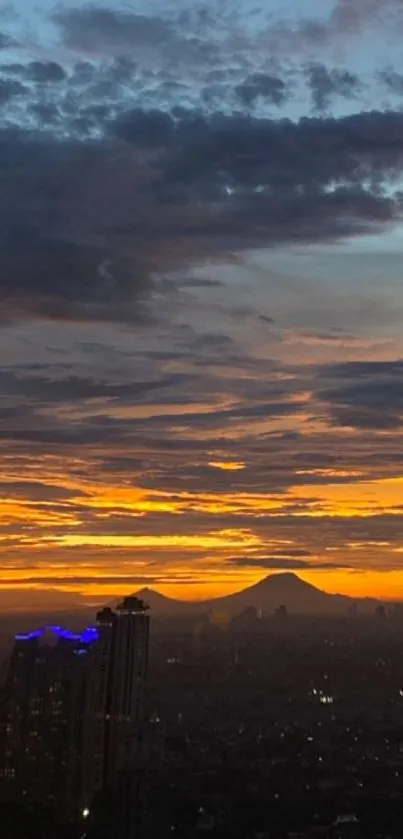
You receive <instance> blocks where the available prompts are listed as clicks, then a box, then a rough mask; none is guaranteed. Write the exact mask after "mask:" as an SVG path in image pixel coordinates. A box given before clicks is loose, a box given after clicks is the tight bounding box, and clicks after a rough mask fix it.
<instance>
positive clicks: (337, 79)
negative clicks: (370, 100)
mask: <svg viewBox="0 0 403 839" xmlns="http://www.w3.org/2000/svg"><path fill="white" fill-rule="evenodd" d="M306 76H307V81H308V85H309V88H310V91H311V95H312V102H313V106H314V108H315V110H317V111H326V110H327V109H328V108H329V106H330V105H331V104H332V102H333V99H335V98H336V97H338V96H339V97H342V98H345V99H350V98H354V97H355V96H357V94H358V93H359V91H360V88H361V83H360V80H359V78H358V76H357V75H356V74H355V73H351V72H350V71H349V70H342V69H339V68H337V67H333V68H332V69H331V70H329V69H328V68H327V67H326V66H325V65H324V64H311V65H309V67H308V68H307V70H306Z"/></svg>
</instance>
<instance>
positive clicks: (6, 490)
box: [0, 481, 87, 501]
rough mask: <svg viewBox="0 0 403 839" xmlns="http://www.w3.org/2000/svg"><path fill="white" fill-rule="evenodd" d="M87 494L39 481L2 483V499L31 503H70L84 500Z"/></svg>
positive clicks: (0, 482) (0, 490) (0, 489)
mask: <svg viewBox="0 0 403 839" xmlns="http://www.w3.org/2000/svg"><path fill="white" fill-rule="evenodd" d="M86 495H87V493H85V492H83V491H82V490H80V489H68V488H67V487H63V486H57V484H46V483H39V482H37V481H0V496H1V498H3V499H4V498H8V499H9V498H23V499H27V500H29V501H69V500H70V499H72V498H80V497H81V498H84V497H85V496H86Z"/></svg>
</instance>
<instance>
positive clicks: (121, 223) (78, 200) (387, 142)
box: [0, 105, 403, 322]
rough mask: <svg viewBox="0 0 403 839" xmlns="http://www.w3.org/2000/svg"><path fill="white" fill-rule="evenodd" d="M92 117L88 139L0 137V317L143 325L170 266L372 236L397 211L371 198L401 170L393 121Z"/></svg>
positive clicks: (384, 195) (386, 195) (383, 197)
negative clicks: (1, 170) (94, 134)
mask: <svg viewBox="0 0 403 839" xmlns="http://www.w3.org/2000/svg"><path fill="white" fill-rule="evenodd" d="M89 109H90V106H89V105H88V106H86V109H84V111H83V112H82V113H81V114H80V119H81V120H84V121H85V120H86V119H87V120H90V122H91V121H93V120H94V119H95V117H94V115H91V116H89V115H88V114H89ZM86 114H87V116H86ZM96 119H97V121H98V127H99V129H102V126H103V129H102V130H103V136H101V137H100V138H99V139H98V140H96V139H93V140H91V139H89V138H87V139H85V138H82V139H81V140H78V139H73V138H71V139H64V140H63V139H60V138H56V137H52V136H51V135H49V134H45V135H40V134H38V135H36V136H35V134H32V132H22V131H18V132H13V131H10V130H8V131H3V132H2V135H1V137H0V141H1V146H2V157H3V160H4V165H5V176H4V178H3V186H2V192H1V196H0V236H1V238H2V248H1V255H0V269H1V271H0V277H1V279H0V285H1V288H2V295H3V305H2V317H3V319H5V318H13V319H17V318H23V317H27V316H28V317H43V318H48V319H53V320H57V319H63V320H69V319H70V320H84V321H85V320H88V321H91V320H93V321H97V320H98V321H102V320H110V321H121V322H130V321H131V322H133V321H134V322H136V321H137V322H144V321H147V318H148V317H149V316H150V306H149V304H150V301H152V299H153V293H154V290H155V283H156V279H157V278H158V276H160V275H161V274H163V273H167V272H168V273H169V271H170V270H177V269H183V268H185V267H186V266H189V265H191V264H195V263H197V262H198V261H200V260H206V259H218V258H223V257H224V256H225V255H226V254H229V253H231V252H233V251H239V250H242V249H243V248H245V249H247V248H253V247H257V248H258V247H260V246H265V247H267V246H270V245H275V244H279V243H286V242H298V241H299V242H320V241H329V240H334V239H338V238H340V237H344V236H349V235H350V236H354V235H360V234H362V233H368V232H375V231H377V230H381V229H382V228H383V227H385V226H387V225H390V224H392V223H393V222H394V221H395V220H397V219H398V218H399V217H400V214H401V200H400V197H399V193H398V189H397V186H396V194H395V195H394V194H393V189H391V188H390V187H389V188H388V190H386V189H385V190H384V189H383V188H382V183H383V181H384V180H385V181H386V180H388V181H389V183H390V184H393V179H394V178H397V175H398V172H399V171H400V166H401V163H402V154H403V153H402V149H401V144H400V136H401V131H402V128H403V117H402V115H401V114H400V113H398V112H396V113H393V112H389V113H380V112H373V113H362V114H358V115H356V116H352V117H344V118H340V119H331V118H320V119H319V118H318V119H303V120H301V121H300V122H299V123H296V124H295V123H292V122H290V121H287V120H279V121H277V120H270V119H256V118H252V117H247V116H243V117H242V116H236V115H234V116H231V117H225V116H223V115H217V116H215V117H214V118H211V119H207V118H204V117H202V116H198V115H194V114H190V113H187V112H184V113H182V114H177V115H176V117H175V118H174V117H173V116H169V115H167V114H164V113H160V112H156V111H154V112H145V111H144V110H141V109H140V110H139V109H136V110H134V111H133V110H132V111H130V112H126V113H125V114H123V115H121V116H119V117H117V118H116V119H113V120H109V122H106V123H102V122H99V117H97V118H96ZM38 184H40V185H41V188H40V190H39V189H38V187H37V185H38Z"/></svg>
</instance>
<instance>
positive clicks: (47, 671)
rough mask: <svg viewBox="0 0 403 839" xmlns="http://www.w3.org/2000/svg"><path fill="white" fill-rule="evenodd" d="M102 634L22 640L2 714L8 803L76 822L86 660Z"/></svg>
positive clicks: (2, 771)
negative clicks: (44, 808)
mask: <svg viewBox="0 0 403 839" xmlns="http://www.w3.org/2000/svg"><path fill="white" fill-rule="evenodd" d="M96 637H97V632H96V630H95V629H93V628H89V629H87V630H85V631H84V632H83V633H77V634H76V633H70V632H69V631H68V630H64V629H62V627H60V626H50V627H43V628H41V629H37V630H34V631H32V632H28V633H26V634H20V635H17V636H16V638H15V643H14V647H13V650H12V654H11V658H10V663H9V668H8V673H7V678H6V684H5V690H4V696H3V702H2V705H1V709H0V782H1V783H0V796H1V798H2V799H3V800H6V801H13V802H18V801H21V802H32V803H37V804H46V805H48V806H50V807H53V808H54V809H55V810H57V811H58V813H59V815H60V816H61V817H65V818H68V817H71V816H74V814H75V813H77V811H78V807H79V802H80V795H81V765H82V742H83V741H82V734H83V720H84V707H85V699H84V698H85V684H86V659H87V656H88V653H89V649H90V646H91V644H92V643H93V641H94V640H95V639H96Z"/></svg>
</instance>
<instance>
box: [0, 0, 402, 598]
mask: <svg viewBox="0 0 403 839" xmlns="http://www.w3.org/2000/svg"><path fill="white" fill-rule="evenodd" d="M316 5H317V4H314V3H313V0H304V2H302V1H301V0H299V2H298V3H297V2H296V0H294V2H290V3H289V4H288V5H287V7H286V9H283V8H282V7H281V5H280V4H279V3H278V2H277V0H270V2H269V3H265V4H263V3H260V4H259V3H257V4H252V3H251V2H250V0H226V2H224V3H222V4H220V7H219V8H218V4H214V3H213V2H212V0H207V2H205V3H203V4H201V5H198V4H196V5H195V4H190V3H189V2H188V0H181V2H178V0H177V2H175V3H174V2H172V3H167V2H165V3H162V2H159V0H153V2H150V3H149V4H148V5H146V4H145V3H143V2H141V1H140V0H138V2H136V3H133V4H132V6H131V7H130V8H128V7H126V6H125V5H124V4H123V3H119V2H118V1H117V0H107V2H106V3H105V4H103V3H102V4H99V5H96V4H95V5H94V4H84V5H81V6H80V7H79V6H78V4H75V3H74V2H73V0H69V2H67V3H64V4H63V6H62V7H59V6H57V7H56V5H54V4H53V3H52V2H51V0H40V2H39V3H35V4H34V3H33V2H27V0H24V1H23V0H15V2H13V3H12V4H8V5H7V4H6V5H4V6H2V7H1V9H0V51H1V68H0V107H1V108H2V117H3V119H2V126H1V127H0V143H1V149H2V178H3V187H2V190H1V196H0V221H1V228H0V235H1V243H2V244H1V249H0V261H1V263H0V269H1V270H0V285H1V292H2V300H3V303H2V324H1V325H2V330H1V334H0V358H1V363H0V391H1V394H2V400H1V406H0V452H1V459H0V498H1V505H0V509H1V519H0V566H1V574H0V609H2V608H4V609H6V610H7V611H10V610H12V609H13V608H21V606H22V605H24V604H25V605H26V607H27V608H29V607H30V606H35V604H39V605H40V607H41V608H42V607H46V608H47V607H49V608H53V607H55V608H56V607H57V608H59V607H64V606H66V607H69V606H72V607H74V606H76V605H78V606H79V605H83V604H86V603H92V602H95V600H96V601H97V602H101V601H102V602H104V601H105V602H107V601H108V599H110V598H118V597H119V596H121V595H123V594H124V593H126V592H127V591H130V590H131V591H133V590H136V589H140V588H142V587H144V586H149V587H151V588H153V589H157V590H158V591H160V592H162V593H164V594H166V595H168V596H171V597H177V598H180V599H197V600H204V599H208V598H211V597H214V596H217V597H218V596H221V595H223V594H227V593H231V592H235V591H238V590H240V589H242V588H245V587H246V586H248V585H251V584H253V583H255V582H257V581H258V580H260V579H261V578H263V577H264V576H265V575H266V574H268V573H271V572H281V571H295V572H296V573H297V574H298V575H299V576H300V577H301V578H302V579H304V580H306V581H308V582H310V583H312V584H314V585H315V586H317V587H319V588H321V589H323V590H325V591H328V592H332V593H333V592H340V593H344V594H347V595H351V596H353V597H365V596H371V597H376V596H378V597H380V598H381V599H396V600H399V599H403V573H402V571H403V503H402V498H403V492H402V489H403V468H402V453H401V438H402V424H403V338H402V330H401V324H402V321H403V286H402V282H401V252H402V243H403V236H402V232H403V228H402V206H403V204H402V178H401V166H402V159H403V142H402V139H401V138H402V136H403V134H402V130H403V117H402V112H401V104H402V96H403V63H402V59H401V48H400V40H401V35H402V32H403V13H402V9H401V4H400V3H399V2H398V0H383V1H382V0H381V2H379V3H377V4H375V3H373V2H372V0H363V2H361V3H356V4H354V7H353V6H352V4H350V3H347V2H345V0H334V2H330V0H326V2H323V3H322V4H321V8H320V11H318V10H317V9H316V8H315V6H316Z"/></svg>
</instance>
